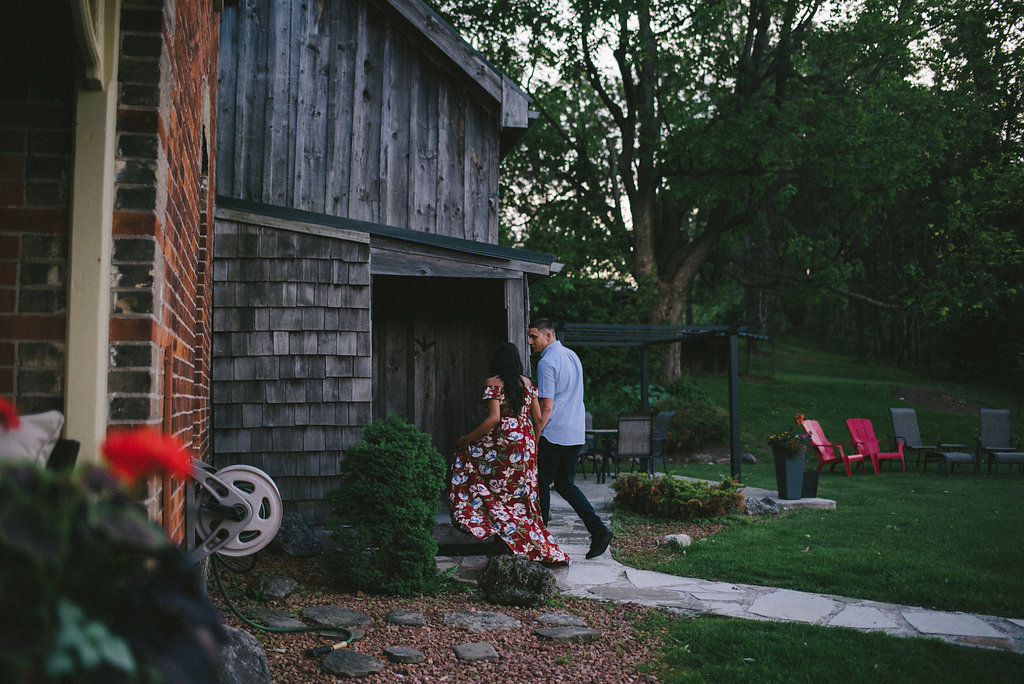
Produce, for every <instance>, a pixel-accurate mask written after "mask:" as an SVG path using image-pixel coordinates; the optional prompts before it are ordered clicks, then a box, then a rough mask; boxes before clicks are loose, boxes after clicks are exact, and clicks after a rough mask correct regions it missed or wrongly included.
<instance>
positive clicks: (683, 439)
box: [658, 397, 729, 453]
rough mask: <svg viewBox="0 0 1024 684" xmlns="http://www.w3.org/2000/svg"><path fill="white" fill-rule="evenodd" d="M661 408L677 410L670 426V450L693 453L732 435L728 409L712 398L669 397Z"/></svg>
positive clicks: (717, 443)
mask: <svg viewBox="0 0 1024 684" xmlns="http://www.w3.org/2000/svg"><path fill="white" fill-rule="evenodd" d="M658 410H659V411H675V413H676V414H675V415H674V416H672V422H671V423H670V426H669V431H668V438H667V439H666V447H667V448H668V451H669V452H677V453H693V452H695V451H698V450H700V449H706V448H707V447H711V446H716V445H719V444H722V443H723V442H725V441H726V439H728V437H729V413H728V412H727V411H725V410H724V409H722V408H719V407H718V406H717V405H716V404H714V403H712V402H710V401H702V400H700V399H677V398H676V397H669V398H666V399H663V400H662V401H661V402H659V403H658Z"/></svg>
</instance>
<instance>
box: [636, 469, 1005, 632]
mask: <svg viewBox="0 0 1024 684" xmlns="http://www.w3.org/2000/svg"><path fill="white" fill-rule="evenodd" d="M769 471H770V466H767V465H761V464H758V465H757V466H748V467H746V468H745V469H744V470H743V482H746V483H748V484H754V485H757V486H763V487H765V488H772V489H774V484H773V482H774V480H773V478H774V474H773V473H772V472H769ZM681 472H682V473H684V474H687V475H691V476H694V477H707V478H708V479H719V478H720V477H721V476H723V475H728V470H727V469H726V470H725V471H724V472H722V467H721V466H718V467H714V466H699V467H697V466H684V467H683V468H682V469H681ZM818 494H819V496H823V497H826V498H830V499H834V500H835V501H836V509H835V510H818V509H801V510H795V511H789V512H786V513H784V514H782V515H780V516H777V517H771V518H767V519H765V520H764V521H761V522H759V523H757V524H753V525H742V526H729V527H727V528H725V529H723V530H721V531H720V532H718V533H717V534H715V535H713V536H711V537H709V538H707V539H705V540H702V541H699V542H697V543H696V544H694V546H692V547H690V549H688V550H687V551H686V553H682V552H680V553H678V554H675V555H669V556H667V557H666V558H665V559H664V560H662V561H661V562H659V563H657V564H656V565H655V566H654V567H651V568H649V569H652V570H658V571H659V572H667V573H670V574H676V575H681V576H686V577H701V578H705V579H712V580H723V581H729V582H744V583H750V584H760V585H766V586H775V587H782V588H788V589H798V590H806V591H815V592H821V593H828V594H838V595H840V596H850V597H855V598H864V599H873V600H877V601H885V602H889V603H900V604H907V605H913V606H921V607H926V608H938V609H942V610H963V611H969V612H973V613H985V614H991V615H1000V616H1002V617H1011V618H1024V584H1022V583H1021V582H1016V581H1009V578H1011V577H1016V576H1018V575H1019V571H1020V568H1022V567H1024V535H1021V534H1020V525H1021V518H1022V516H1021V511H1020V505H1021V502H1022V501H1024V477H1021V476H1020V475H1019V474H1016V473H1015V474H1014V475H1013V476H1007V475H1005V474H1004V476H1002V477H1000V478H998V479H995V478H991V477H984V476H983V477H974V476H973V475H970V474H967V473H954V475H953V476H951V477H946V476H945V475H942V474H941V473H940V472H934V473H933V472H932V471H931V470H929V472H928V473H922V472H919V471H915V470H908V471H907V472H906V473H901V472H898V471H895V470H894V471H885V470H883V472H882V473H881V474H879V475H877V476H875V475H873V474H869V475H861V474H855V475H854V477H850V478H847V477H846V476H845V475H839V474H836V473H830V474H826V475H823V476H822V478H821V481H820V483H819V486H818ZM619 517H620V518H622V520H621V522H625V521H627V520H629V517H628V516H625V515H621V516H619Z"/></svg>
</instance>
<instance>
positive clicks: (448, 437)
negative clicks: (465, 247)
mask: <svg viewBox="0 0 1024 684" xmlns="http://www.w3.org/2000/svg"><path fill="white" fill-rule="evenodd" d="M372 325H373V329H372V337H373V417H374V418H375V419H377V418H383V417H385V416H388V415H392V414H394V415H397V416H399V417H401V418H403V419H405V420H407V421H409V422H410V423H412V424H414V425H415V426H416V427H417V428H419V429H420V430H422V431H423V432H425V433H427V434H429V435H431V436H432V439H433V442H434V446H435V447H437V449H438V450H439V451H441V453H442V454H445V455H446V456H448V455H449V454H450V452H451V451H452V449H453V448H454V443H455V439H456V438H457V437H458V436H459V435H461V434H464V433H465V432H466V431H468V430H469V429H471V428H472V427H474V426H475V425H476V422H474V421H479V420H480V418H481V415H480V393H481V391H482V387H483V381H484V378H485V377H486V376H487V374H488V373H487V370H488V368H487V366H488V362H489V360H490V354H491V351H492V349H493V348H494V345H495V344H497V343H498V342H500V341H502V340H505V339H507V338H508V328H507V325H508V323H507V315H506V311H505V289H504V283H503V281H502V280H480V279H468V278H423V277H419V278H417V277H401V276H374V278H373V310H372Z"/></svg>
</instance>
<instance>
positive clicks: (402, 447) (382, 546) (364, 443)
mask: <svg viewBox="0 0 1024 684" xmlns="http://www.w3.org/2000/svg"><path fill="white" fill-rule="evenodd" d="M341 471H342V473H341V474H342V477H343V479H342V482H341V485H340V486H339V487H338V488H337V489H335V490H333V491H331V492H328V494H327V500H328V502H329V503H330V504H331V510H332V512H333V516H332V518H331V521H330V523H329V528H330V530H331V538H332V539H333V540H334V541H335V542H336V543H337V545H338V553H336V554H334V558H333V560H332V562H331V566H332V570H333V571H334V572H335V573H336V575H337V579H338V581H339V582H340V583H341V584H343V585H344V586H346V587H350V588H353V589H357V590H361V591H367V592H372V593H383V594H392V595H395V596H409V595H413V594H429V593H433V592H435V591H436V590H437V589H438V586H439V576H438V572H437V565H436V563H435V561H434V556H435V555H436V554H437V542H436V541H434V538H433V537H432V536H431V531H432V530H433V528H434V524H435V514H436V513H437V509H438V503H439V500H440V496H441V491H442V490H443V488H444V473H445V463H444V459H443V458H442V457H441V454H439V453H438V452H437V450H436V449H435V448H434V447H433V445H431V443H430V438H429V437H428V436H427V435H425V434H423V433H422V432H420V431H419V430H417V429H416V428H415V427H414V426H412V425H410V424H408V423H406V422H405V421H403V420H401V419H400V418H398V417H396V416H388V417H387V418H386V419H384V420H379V421H376V422H374V423H372V424H370V425H367V426H366V427H365V428H363V438H362V439H361V440H360V441H359V442H357V443H356V444H354V445H352V447H351V448H349V449H348V451H347V452H346V454H345V458H344V460H342V462H341Z"/></svg>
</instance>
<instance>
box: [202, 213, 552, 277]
mask: <svg viewBox="0 0 1024 684" xmlns="http://www.w3.org/2000/svg"><path fill="white" fill-rule="evenodd" d="M216 205H217V216H218V218H220V217H225V218H239V217H241V215H246V214H251V215H258V216H263V217H269V218H273V219H280V220H283V221H289V222H295V223H302V224H312V225H316V226H323V227H326V228H334V229H338V230H345V231H355V232H358V233H364V234H367V235H369V236H371V237H372V238H376V242H378V243H380V244H385V245H386V244H388V243H394V242H395V241H398V242H401V243H405V244H407V245H408V244H410V243H411V244H413V245H422V246H423V247H424V248H426V250H424V251H422V252H421V253H420V255H419V256H420V257H421V258H424V259H429V258H430V253H431V251H433V252H434V253H440V252H444V251H449V252H457V253H460V254H465V255H470V256H473V257H482V258H483V259H484V260H493V259H498V260H501V261H503V262H506V263H509V264H510V266H511V267H512V268H513V269H515V270H519V271H523V272H526V273H530V274H535V275H548V274H550V273H552V272H557V271H558V270H559V269H560V264H558V263H557V262H556V261H555V256H554V255H553V254H545V253H543V252H534V251H530V250H527V249H518V248H515V247H505V246H502V245H492V244H490V243H487V242H477V241H475V240H466V239H463V238H456V237H449V236H446V235H437V234H434V233H425V232H422V231H418V230H411V229H408V228H398V227H395V226H386V225H382V224H379V223H370V222H368V221H357V220H354V219H349V218H343V217H339V216H330V215H328V214H319V213H316V212H311V211H302V210H299V209H292V208H289V207H281V206H275V205H271V204H263V203H260V202H250V201H248V200H241V199H235V198H232V197H224V196H218V197H217V204H216ZM428 274H429V273H427V272H425V273H424V275H428ZM467 275H473V274H467Z"/></svg>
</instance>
